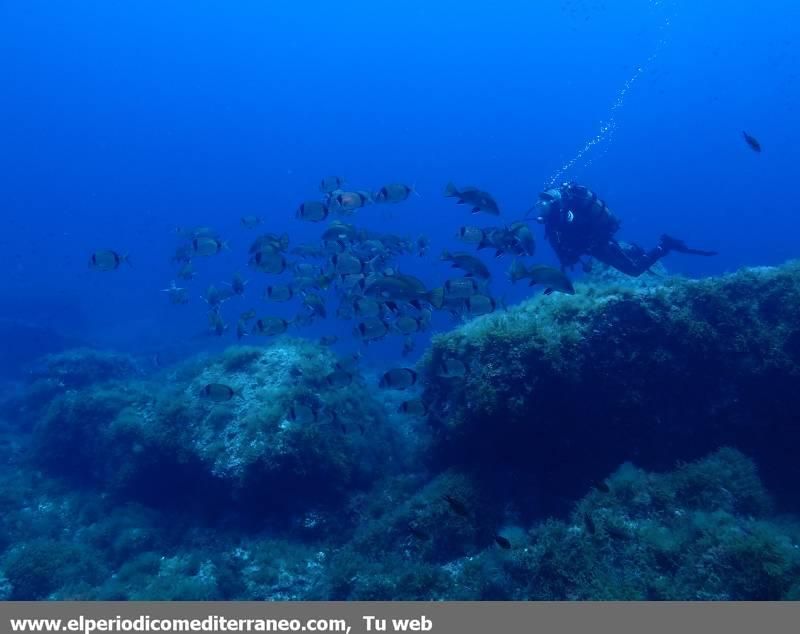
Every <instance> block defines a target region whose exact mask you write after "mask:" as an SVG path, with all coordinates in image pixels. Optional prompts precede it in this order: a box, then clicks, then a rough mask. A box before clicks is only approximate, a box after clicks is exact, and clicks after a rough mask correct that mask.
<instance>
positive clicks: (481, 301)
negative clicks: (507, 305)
mask: <svg viewBox="0 0 800 634" xmlns="http://www.w3.org/2000/svg"><path fill="white" fill-rule="evenodd" d="M464 308H465V312H466V313H467V314H468V315H470V316H471V317H480V316H481V315H488V314H490V313H493V312H494V311H495V310H497V302H496V301H495V300H494V298H493V297H489V296H488V295H472V296H471V297H467V298H466V299H465V300H464Z"/></svg>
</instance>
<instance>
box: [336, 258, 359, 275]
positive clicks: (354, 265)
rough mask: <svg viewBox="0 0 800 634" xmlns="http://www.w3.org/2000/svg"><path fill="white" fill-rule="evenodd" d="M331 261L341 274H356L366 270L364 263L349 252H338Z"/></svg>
mask: <svg viewBox="0 0 800 634" xmlns="http://www.w3.org/2000/svg"><path fill="white" fill-rule="evenodd" d="M331 263H332V264H333V267H334V269H335V270H336V272H337V273H338V274H339V275H355V274H358V273H361V272H363V271H364V263H363V262H362V261H361V260H359V259H358V258H357V257H355V256H353V255H350V254H349V253H337V254H336V255H334V256H333V257H332V258H331Z"/></svg>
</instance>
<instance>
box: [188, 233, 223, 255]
mask: <svg viewBox="0 0 800 634" xmlns="http://www.w3.org/2000/svg"><path fill="white" fill-rule="evenodd" d="M228 248H229V247H228V243H227V242H222V241H221V240H218V239H217V238H211V237H205V236H200V237H198V238H194V239H193V240H192V250H193V251H194V253H195V255H201V256H208V255H216V254H217V253H220V252H222V251H223V250H226V249H228Z"/></svg>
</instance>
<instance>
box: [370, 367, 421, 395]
mask: <svg viewBox="0 0 800 634" xmlns="http://www.w3.org/2000/svg"><path fill="white" fill-rule="evenodd" d="M416 382H417V373H416V372H414V370H412V369H410V368H392V369H391V370H389V371H388V372H385V373H384V374H383V376H382V377H381V380H380V383H379V384H378V386H379V387H380V388H382V389H390V390H406V389H408V388H410V387H411V386H412V385H414V384H415V383H416Z"/></svg>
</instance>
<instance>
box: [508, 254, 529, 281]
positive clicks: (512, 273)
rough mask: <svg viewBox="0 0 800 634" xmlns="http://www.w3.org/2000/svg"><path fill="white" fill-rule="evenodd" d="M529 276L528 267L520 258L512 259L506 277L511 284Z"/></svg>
mask: <svg viewBox="0 0 800 634" xmlns="http://www.w3.org/2000/svg"><path fill="white" fill-rule="evenodd" d="M526 277H530V273H529V271H528V267H527V266H525V263H524V262H523V261H522V260H514V261H513V262H512V263H511V268H510V269H509V270H508V278H509V279H510V280H511V283H512V284H516V283H517V282H519V281H520V280H523V279H525V278H526Z"/></svg>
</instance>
